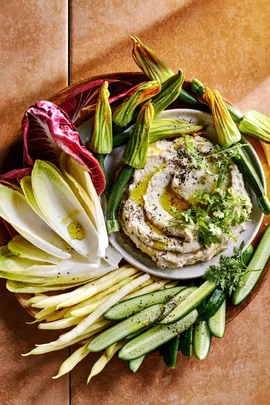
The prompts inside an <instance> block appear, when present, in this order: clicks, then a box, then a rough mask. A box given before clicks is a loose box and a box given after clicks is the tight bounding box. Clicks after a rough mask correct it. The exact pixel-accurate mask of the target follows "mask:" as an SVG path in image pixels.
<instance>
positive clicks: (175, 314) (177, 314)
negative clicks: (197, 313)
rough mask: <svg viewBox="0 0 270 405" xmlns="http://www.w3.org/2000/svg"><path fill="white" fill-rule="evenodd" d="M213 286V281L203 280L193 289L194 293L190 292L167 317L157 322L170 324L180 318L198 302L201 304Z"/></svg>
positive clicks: (197, 304)
mask: <svg viewBox="0 0 270 405" xmlns="http://www.w3.org/2000/svg"><path fill="white" fill-rule="evenodd" d="M215 288H216V284H215V283H212V282H211V281H205V282H204V283H203V284H202V285H201V286H200V287H199V288H197V289H196V291H194V293H192V294H190V295H189V296H188V297H187V298H186V299H185V300H184V301H183V302H181V303H180V304H179V305H178V306H177V307H176V308H175V309H174V310H173V311H172V312H171V313H170V314H169V315H168V316H167V317H165V318H164V319H162V321H160V322H159V323H160V325H167V324H171V323H174V322H176V321H178V320H180V319H182V318H183V317H184V316H186V315H187V314H188V313H190V312H191V311H192V310H193V309H195V308H196V307H198V306H199V304H201V302H202V301H203V300H205V298H206V297H208V295H209V294H211V293H212V292H213V291H214V290H215ZM194 296H195V298H194ZM187 302H188V304H187Z"/></svg>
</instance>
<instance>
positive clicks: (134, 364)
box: [128, 356, 145, 373]
mask: <svg viewBox="0 0 270 405" xmlns="http://www.w3.org/2000/svg"><path fill="white" fill-rule="evenodd" d="M144 358H145V356H141V357H138V358H137V359H134V360H129V362H128V368H129V369H130V371H132V372H133V373H136V372H137V371H138V370H139V368H140V367H141V364H142V362H143V361H144Z"/></svg>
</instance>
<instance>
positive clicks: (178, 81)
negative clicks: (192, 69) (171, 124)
mask: <svg viewBox="0 0 270 405" xmlns="http://www.w3.org/2000/svg"><path fill="white" fill-rule="evenodd" d="M184 80H185V76H184V71H183V70H182V69H179V71H178V73H177V74H176V75H174V76H171V77H170V78H169V79H168V80H166V82H164V83H163V84H162V88H161V90H160V92H159V93H158V94H157V95H156V96H155V97H154V98H153V99H152V105H153V107H154V110H155V112H154V118H156V117H157V116H158V115H159V114H161V113H162V111H164V110H165V108H167V107H168V106H169V105H170V104H172V103H173V101H175V100H176V99H177V98H178V97H179V94H180V91H181V89H182V85H183V83H184Z"/></svg>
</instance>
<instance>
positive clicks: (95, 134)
mask: <svg viewBox="0 0 270 405" xmlns="http://www.w3.org/2000/svg"><path fill="white" fill-rule="evenodd" d="M109 96H110V93H109V90H108V82H107V81H105V82H104V83H103V85H102V87H101V90H100V93H99V96H98V100H97V106H96V111H95V115H94V122H93V131H92V136H91V139H90V141H89V149H90V150H91V151H92V152H95V153H99V154H107V153H111V151H112V148H113V136H112V111H111V107H110V104H109V101H108V99H109Z"/></svg>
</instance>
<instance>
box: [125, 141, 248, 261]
mask: <svg viewBox="0 0 270 405" xmlns="http://www.w3.org/2000/svg"><path fill="white" fill-rule="evenodd" d="M236 147H238V148H239V147H241V146H239V145H237V146H236ZM236 147H232V148H229V149H222V148H220V147H219V146H217V145H214V144H212V143H211V142H210V141H209V140H207V139H206V138H204V137H202V136H196V137H192V136H185V137H182V138H178V139H176V140H174V141H167V140H162V141H158V142H156V143H155V144H153V145H151V146H150V147H149V149H148V157H147V162H146V165H145V167H144V169H141V170H135V171H134V175H133V178H132V181H131V182H130V184H129V186H128V189H127V192H126V194H125V195H124V196H123V198H122V201H121V207H120V212H119V220H120V223H121V226H122V229H123V231H124V233H125V234H126V235H127V236H128V237H129V238H130V239H131V240H132V241H133V242H134V243H135V245H136V246H137V248H139V249H141V250H142V251H143V252H144V253H146V254H147V255H149V256H150V257H151V258H152V260H153V261H154V262H156V263H157V265H158V266H159V267H162V268H177V267H182V266H185V265H191V264H194V263H196V262H204V261H208V260H210V259H211V258H212V257H213V256H215V255H216V254H218V253H219V252H220V251H222V250H224V249H225V248H226V246H227V244H228V241H229V239H230V238H232V239H234V240H236V238H237V236H238V235H239V233H240V232H241V231H243V230H244V229H245V224H246V222H247V221H248V219H249V216H250V214H251V209H252V204H251V201H250V198H249V196H248V193H247V191H246V189H245V185H244V181H243V177H242V174H241V173H240V171H239V170H238V168H237V166H236V165H235V164H234V163H233V161H232V159H231V157H232V156H233V154H234V153H237V151H236V149H235V148H236Z"/></svg>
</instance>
